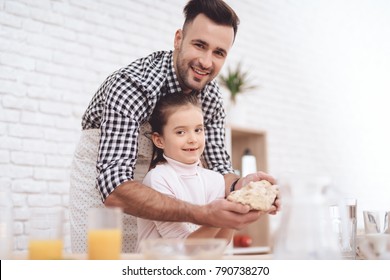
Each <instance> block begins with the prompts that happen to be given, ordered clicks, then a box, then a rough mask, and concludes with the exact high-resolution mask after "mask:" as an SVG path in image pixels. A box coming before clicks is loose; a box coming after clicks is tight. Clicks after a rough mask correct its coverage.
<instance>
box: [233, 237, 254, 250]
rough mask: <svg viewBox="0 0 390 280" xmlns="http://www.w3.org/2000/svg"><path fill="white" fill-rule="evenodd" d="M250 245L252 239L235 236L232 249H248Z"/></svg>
mask: <svg viewBox="0 0 390 280" xmlns="http://www.w3.org/2000/svg"><path fill="white" fill-rule="evenodd" d="M251 244H252V238H251V237H250V236H248V235H235V236H234V238H233V246H234V247H249V246H250V245H251Z"/></svg>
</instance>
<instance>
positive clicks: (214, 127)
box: [201, 81, 234, 175]
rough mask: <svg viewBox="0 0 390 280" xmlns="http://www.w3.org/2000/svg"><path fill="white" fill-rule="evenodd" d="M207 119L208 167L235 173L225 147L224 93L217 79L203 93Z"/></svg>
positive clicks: (205, 156)
mask: <svg viewBox="0 0 390 280" xmlns="http://www.w3.org/2000/svg"><path fill="white" fill-rule="evenodd" d="M201 99H202V108H203V114H204V119H205V126H206V129H205V133H206V147H205V150H204V153H203V157H204V159H205V161H206V164H207V166H208V168H210V169H212V170H214V171H217V172H219V173H221V174H223V175H224V174H227V173H234V170H233V167H232V165H231V162H230V156H229V155H228V153H227V151H226V147H225V117H226V114H225V110H224V108H223V103H222V95H221V92H220V90H219V87H218V85H217V83H216V82H215V81H212V82H211V83H210V84H209V85H208V86H206V88H205V89H204V91H203V94H202V95H201Z"/></svg>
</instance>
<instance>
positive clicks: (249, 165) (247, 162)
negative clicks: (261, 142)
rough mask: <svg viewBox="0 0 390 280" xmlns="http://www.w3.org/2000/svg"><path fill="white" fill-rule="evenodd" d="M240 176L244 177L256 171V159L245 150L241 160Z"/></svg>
mask: <svg viewBox="0 0 390 280" xmlns="http://www.w3.org/2000/svg"><path fill="white" fill-rule="evenodd" d="M241 170H242V172H241V175H242V176H243V177H244V176H246V175H248V174H250V173H255V172H256V171H257V166H256V157H255V156H254V155H252V154H251V152H250V150H249V149H246V150H245V152H244V155H243V156H242V159H241Z"/></svg>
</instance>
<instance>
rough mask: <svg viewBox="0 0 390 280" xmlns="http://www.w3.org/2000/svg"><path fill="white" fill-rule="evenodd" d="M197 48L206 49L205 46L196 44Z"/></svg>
mask: <svg viewBox="0 0 390 280" xmlns="http://www.w3.org/2000/svg"><path fill="white" fill-rule="evenodd" d="M195 46H196V47H197V48H199V49H204V48H205V47H204V45H203V44H195Z"/></svg>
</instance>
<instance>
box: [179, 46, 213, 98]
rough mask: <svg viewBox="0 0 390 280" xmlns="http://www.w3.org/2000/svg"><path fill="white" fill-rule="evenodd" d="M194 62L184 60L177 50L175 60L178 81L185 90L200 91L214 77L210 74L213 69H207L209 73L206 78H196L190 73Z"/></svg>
mask: <svg viewBox="0 0 390 280" xmlns="http://www.w3.org/2000/svg"><path fill="white" fill-rule="evenodd" d="M193 64H194V63H191V62H187V61H186V60H184V59H182V58H181V53H180V50H179V53H178V57H177V62H176V69H177V77H178V79H179V83H180V85H181V86H182V87H184V88H182V89H183V91H186V90H192V91H193V90H195V91H201V90H202V89H203V88H204V87H205V85H206V84H207V83H209V82H210V81H211V80H212V79H214V77H213V76H212V73H213V69H211V70H207V72H209V73H210V74H209V75H208V79H207V80H206V79H202V80H199V81H198V80H197V79H196V78H194V77H192V75H191V73H190V72H192V71H193V69H192V67H191V66H193ZM196 67H197V68H200V69H203V68H202V67H200V66H199V65H196Z"/></svg>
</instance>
